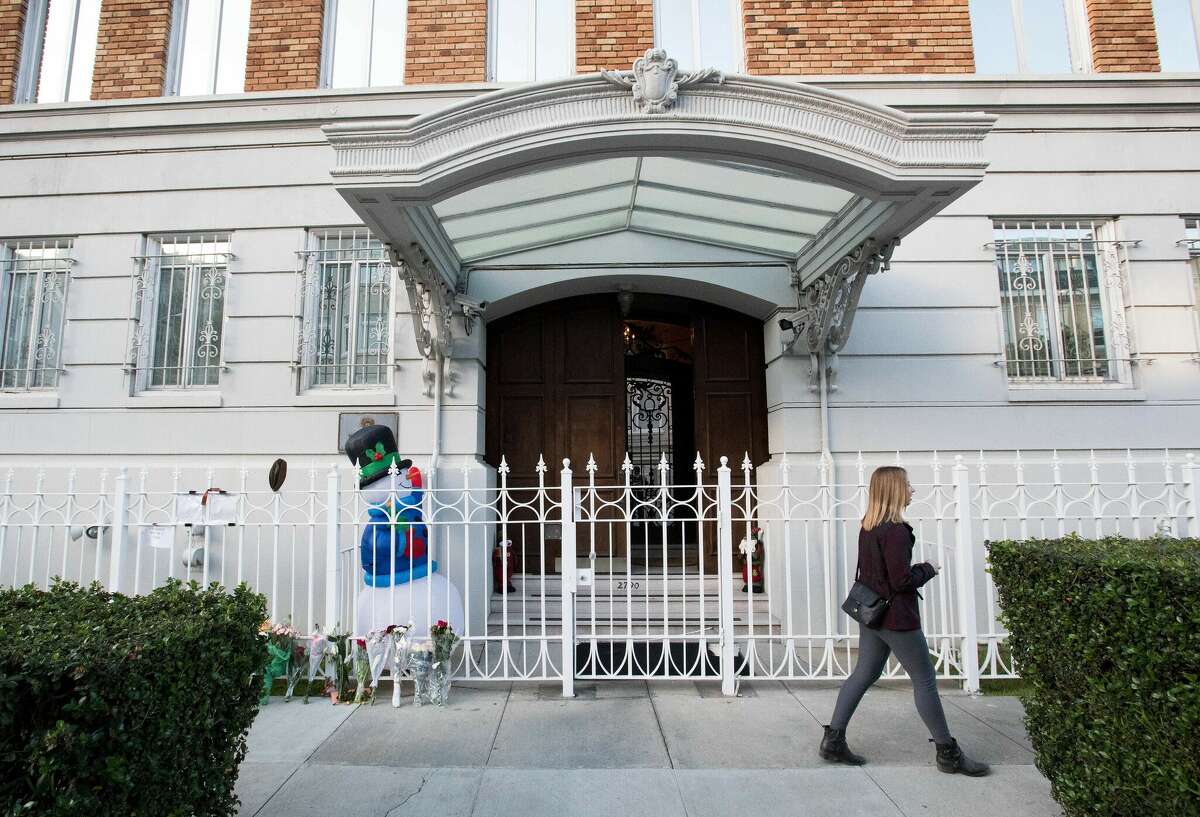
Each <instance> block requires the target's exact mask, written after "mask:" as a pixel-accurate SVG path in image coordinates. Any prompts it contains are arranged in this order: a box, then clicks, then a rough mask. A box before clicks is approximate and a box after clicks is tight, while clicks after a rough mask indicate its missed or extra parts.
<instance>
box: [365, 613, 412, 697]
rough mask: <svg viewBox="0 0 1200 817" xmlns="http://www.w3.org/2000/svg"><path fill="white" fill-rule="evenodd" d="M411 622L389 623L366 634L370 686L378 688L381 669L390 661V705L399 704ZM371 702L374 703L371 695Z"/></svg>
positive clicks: (406, 667)
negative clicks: (369, 664) (369, 663)
mask: <svg viewBox="0 0 1200 817" xmlns="http://www.w3.org/2000/svg"><path fill="white" fill-rule="evenodd" d="M412 626H413V625H412V623H411V622H410V623H408V624H404V625H401V624H389V625H388V626H387V627H385V628H383V629H380V630H373V631H372V632H370V633H368V634H367V656H368V657H369V658H370V660H371V686H372V687H374V688H376V689H378V688H379V679H380V677H381V676H382V675H383V670H384V668H385V667H387V665H388V661H389V659H390V660H391V662H392V706H400V678H401V677H402V676H403V675H404V673H405V672H407V671H408V658H409V655H410V652H409V646H410V645H409V641H408V631H409V630H411V629H412ZM371 703H375V698H374V696H372V698H371Z"/></svg>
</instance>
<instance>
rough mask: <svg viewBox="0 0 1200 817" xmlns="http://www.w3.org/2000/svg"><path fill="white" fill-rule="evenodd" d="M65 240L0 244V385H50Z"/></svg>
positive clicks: (61, 306)
mask: <svg viewBox="0 0 1200 817" xmlns="http://www.w3.org/2000/svg"><path fill="white" fill-rule="evenodd" d="M71 247H72V241H71V240H70V239H38V240H32V241H31V240H23V241H10V242H3V243H0V327H3V330H4V332H3V334H2V335H0V389H5V390H12V391H18V390H19V391H24V390H28V389H53V388H56V387H57V386H58V377H59V375H60V374H61V373H62V362H61V359H60V358H61V352H62V335H63V325H64V323H65V319H66V312H67V286H68V284H69V283H70V279H71V264H72V263H73V260H72V259H71V257H70V253H71Z"/></svg>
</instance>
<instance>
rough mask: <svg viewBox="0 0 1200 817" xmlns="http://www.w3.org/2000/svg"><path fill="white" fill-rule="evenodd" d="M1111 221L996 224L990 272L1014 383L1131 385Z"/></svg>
mask: <svg viewBox="0 0 1200 817" xmlns="http://www.w3.org/2000/svg"><path fill="white" fill-rule="evenodd" d="M1115 229H1116V226H1115V224H1114V223H1113V222H1096V221H998V222H995V224H994V234H995V241H994V242H992V243H991V244H989V246H990V247H993V248H994V249H995V252H996V270H997V273H998V275H999V279H1000V314H1001V321H1002V324H1003V332H1004V349H1005V364H1004V365H1005V366H1006V368H1007V372H1008V377H1009V380H1010V382H1013V383H1041V382H1050V383H1082V384H1089V383H1090V384H1105V383H1111V384H1125V385H1131V384H1132V367H1131V364H1132V356H1131V344H1130V337H1129V330H1128V327H1127V323H1126V319H1125V307H1126V303H1127V302H1128V297H1127V294H1126V293H1127V290H1128V285H1127V280H1126V275H1125V271H1124V266H1125V264H1124V262H1123V260H1122V258H1121V255H1120V250H1121V248H1123V247H1124V246H1126V245H1129V244H1136V243H1137V242H1130V241H1119V240H1116V238H1115Z"/></svg>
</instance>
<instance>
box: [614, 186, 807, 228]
mask: <svg viewBox="0 0 1200 817" xmlns="http://www.w3.org/2000/svg"><path fill="white" fill-rule="evenodd" d="M634 207H635V209H639V210H640V209H649V210H670V211H672V212H677V213H679V214H680V215H694V216H699V217H701V218H719V219H724V220H727V221H740V222H742V223H744V224H746V225H747V226H749V227H769V228H771V229H774V230H783V231H785V232H789V233H795V234H796V237H797V238H798V239H807V238H811V237H812V236H814V235H816V233H817V231H818V230H820V229H821V228H822V227H824V226H825V223H826V222H827V221H828V220H829V217H828V216H818V215H813V214H812V213H805V212H803V211H797V210H791V209H789V208H786V207H781V206H779V205H767V204H756V203H754V202H748V201H742V200H740V199H735V198H731V197H726V196H713V195H709V194H705V193H697V192H692V191H685V190H676V189H674V188H660V187H653V186H651V185H647V184H641V185H639V186H638V192H637V198H636V199H635V200H634Z"/></svg>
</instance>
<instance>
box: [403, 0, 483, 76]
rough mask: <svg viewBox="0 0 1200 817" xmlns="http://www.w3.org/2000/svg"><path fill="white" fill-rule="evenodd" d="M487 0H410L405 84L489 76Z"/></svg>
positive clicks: (405, 54)
mask: <svg viewBox="0 0 1200 817" xmlns="http://www.w3.org/2000/svg"><path fill="white" fill-rule="evenodd" d="M487 7H488V4H487V0H408V41H407V43H406V47H405V49H404V82H405V84H406V85H421V84H424V83H448V82H483V81H484V80H485V79H487Z"/></svg>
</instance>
